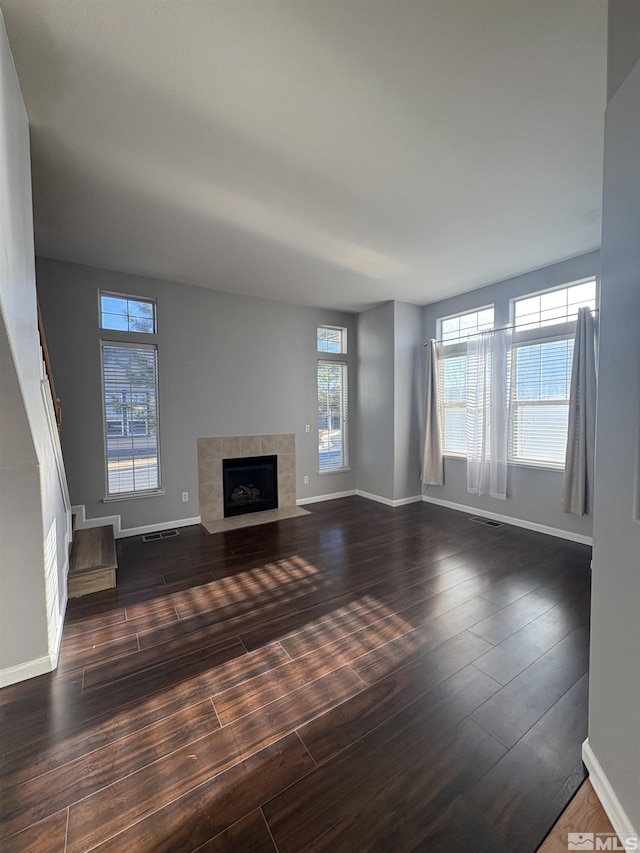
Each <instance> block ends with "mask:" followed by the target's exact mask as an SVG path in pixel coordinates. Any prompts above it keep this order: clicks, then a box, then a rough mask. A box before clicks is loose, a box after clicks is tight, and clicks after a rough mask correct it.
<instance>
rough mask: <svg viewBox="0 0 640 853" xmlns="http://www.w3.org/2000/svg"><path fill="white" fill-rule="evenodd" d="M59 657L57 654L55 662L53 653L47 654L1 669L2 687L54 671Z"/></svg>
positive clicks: (0, 681)
mask: <svg viewBox="0 0 640 853" xmlns="http://www.w3.org/2000/svg"><path fill="white" fill-rule="evenodd" d="M57 659H58V656H57V655H56V656H55V662H54V656H53V655H45V656H44V657H42V658H36V659H35V660H29V661H26V662H25V663H19V664H17V665H16V666H8V667H6V668H5V669H0V688H1V687H9V685H10V684H17V683H18V682H19V681H26V680H27V679H28V678H35V677H36V676H37V675H44V674H45V673H47V672H53V670H54V669H55V668H56V665H57Z"/></svg>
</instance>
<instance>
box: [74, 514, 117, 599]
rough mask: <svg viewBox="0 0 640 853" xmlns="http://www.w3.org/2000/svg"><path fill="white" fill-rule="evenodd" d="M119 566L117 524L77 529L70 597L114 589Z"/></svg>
mask: <svg viewBox="0 0 640 853" xmlns="http://www.w3.org/2000/svg"><path fill="white" fill-rule="evenodd" d="M117 568H118V560H117V558H116V540H115V537H114V533H113V525H111V524H107V525H104V526H103V527H89V528H87V529H85V530H76V531H75V533H74V534H73V546H72V548H71V560H70V564H69V578H68V596H69V598H80V596H82V595H89V593H91V592H100V591H101V590H103V589H112V588H113V587H114V586H115V585H116V569H117Z"/></svg>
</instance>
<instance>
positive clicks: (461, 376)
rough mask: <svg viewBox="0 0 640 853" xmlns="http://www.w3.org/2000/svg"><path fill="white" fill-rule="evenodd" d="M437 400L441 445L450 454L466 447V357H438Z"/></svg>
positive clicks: (463, 451)
mask: <svg viewBox="0 0 640 853" xmlns="http://www.w3.org/2000/svg"><path fill="white" fill-rule="evenodd" d="M439 383H440V388H439V399H440V409H441V417H440V424H441V429H442V433H443V434H442V447H443V449H444V451H445V452H449V453H466V450H467V357H466V355H456V356H451V357H449V358H444V359H441V360H440V371H439Z"/></svg>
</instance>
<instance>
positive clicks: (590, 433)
mask: <svg viewBox="0 0 640 853" xmlns="http://www.w3.org/2000/svg"><path fill="white" fill-rule="evenodd" d="M596 382H597V380H596V356H595V331H594V324H593V317H592V315H591V311H590V309H589V308H580V309H579V310H578V320H577V323H576V339H575V343H574V345H573V364H572V367H571V392H570V396H569V428H568V430H567V454H566V458H565V467H564V495H563V497H564V511H565V512H572V513H574V515H592V514H593V479H594V452H595V436H596V393H597V385H596Z"/></svg>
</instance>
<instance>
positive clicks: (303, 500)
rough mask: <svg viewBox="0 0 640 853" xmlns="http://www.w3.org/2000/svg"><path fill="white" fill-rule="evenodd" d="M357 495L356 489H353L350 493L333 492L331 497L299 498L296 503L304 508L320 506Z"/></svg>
mask: <svg viewBox="0 0 640 853" xmlns="http://www.w3.org/2000/svg"><path fill="white" fill-rule="evenodd" d="M355 494H356V490H355V489H351V490H350V491H348V492H333V493H332V494H329V495H316V496H315V497H313V498H298V500H297V501H296V506H304V505H305V504H319V503H322V501H335V500H337V499H338V498H351V497H353V495H355Z"/></svg>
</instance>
